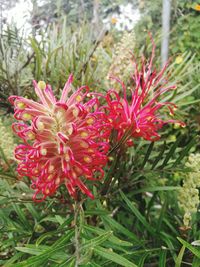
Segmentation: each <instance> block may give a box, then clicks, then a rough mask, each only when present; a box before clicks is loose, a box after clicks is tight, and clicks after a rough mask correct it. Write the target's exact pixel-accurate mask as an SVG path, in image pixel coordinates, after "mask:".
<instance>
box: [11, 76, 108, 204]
mask: <svg viewBox="0 0 200 267" xmlns="http://www.w3.org/2000/svg"><path fill="white" fill-rule="evenodd" d="M71 83H72V76H70V77H69V79H68V81H67V83H66V84H65V87H64V89H63V91H62V95H61V98H60V100H57V99H56V98H55V96H54V95H53V92H52V89H51V87H50V86H49V85H46V84H45V83H44V82H41V81H40V82H39V83H37V82H36V81H34V87H35V92H36V94H37V96H38V97H39V99H40V102H35V101H33V100H30V99H26V98H24V97H20V96H11V97H10V98H9V100H10V102H11V103H12V104H14V107H15V114H14V117H15V118H16V119H17V120H18V121H19V122H17V123H14V124H13V130H14V132H15V133H16V134H17V135H18V136H19V137H20V138H21V139H22V140H23V144H20V145H18V146H17V148H16V149H15V157H16V159H18V161H19V164H18V169H17V170H18V173H19V174H20V175H22V176H28V177H30V179H31V181H32V188H33V189H34V190H35V194H34V197H33V199H34V200H35V201H42V200H43V199H45V198H46V197H47V196H49V195H53V194H54V193H55V192H56V190H57V188H58V187H59V186H60V185H61V184H65V185H66V187H67V189H68V191H69V193H70V195H71V196H73V197H76V190H77V188H79V189H80V190H81V191H82V192H83V193H85V194H86V195H88V196H89V197H90V198H93V195H92V193H91V192H90V191H89V189H88V188H87V187H86V185H85V183H84V181H86V180H96V179H97V178H95V177H96V176H97V174H96V173H98V174H99V176H100V177H99V178H101V177H102V176H103V170H102V167H103V166H104V165H105V164H106V162H107V156H106V153H107V151H108V148H109V147H108V143H107V141H106V138H105V136H106V129H105V127H107V126H106V123H104V114H103V113H102V112H100V111H99V110H98V100H97V99H96V98H94V97H93V98H91V99H90V100H89V101H87V102H86V103H84V104H83V100H84V98H85V97H86V96H87V94H88V90H89V89H88V87H87V86H83V87H80V88H79V89H78V90H77V91H76V92H75V93H73V94H71V96H70V97H68V94H69V92H70V91H71V86H70V85H71ZM38 194H42V198H41V199H38V197H37V195H38Z"/></svg>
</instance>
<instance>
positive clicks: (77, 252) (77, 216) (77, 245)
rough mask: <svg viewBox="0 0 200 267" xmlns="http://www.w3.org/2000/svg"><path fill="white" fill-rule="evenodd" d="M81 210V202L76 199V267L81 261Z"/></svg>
mask: <svg viewBox="0 0 200 267" xmlns="http://www.w3.org/2000/svg"><path fill="white" fill-rule="evenodd" d="M79 211H80V205H79V202H78V201H77V200H76V201H75V204H74V225H75V238H74V245H75V258H76V262H75V267H78V266H79V262H80V229H79V223H78V219H79Z"/></svg>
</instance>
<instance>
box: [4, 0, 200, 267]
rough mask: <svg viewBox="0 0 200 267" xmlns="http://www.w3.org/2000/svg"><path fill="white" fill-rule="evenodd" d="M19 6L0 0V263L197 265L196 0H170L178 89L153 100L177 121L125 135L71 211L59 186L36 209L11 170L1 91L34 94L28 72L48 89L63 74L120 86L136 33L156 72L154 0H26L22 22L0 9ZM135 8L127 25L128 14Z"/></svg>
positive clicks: (57, 86)
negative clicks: (87, 195) (157, 134)
mask: <svg viewBox="0 0 200 267" xmlns="http://www.w3.org/2000/svg"><path fill="white" fill-rule="evenodd" d="M20 2H21V1H1V3H0V6H1V15H0V23H1V27H0V28H1V33H0V34H1V40H0V100H1V101H0V107H1V110H0V115H1V116H0V155H1V156H0V208H1V209H0V265H2V266H15V267H16V266H26V267H27V266H45V265H47V264H48V265H49V266H59V267H60V266H83V267H84V266H85V267H86V266H87V267H89V266H91V267H95V266H97V267H98V266H112V267H114V266H125V267H129V266H130V267H133V266H141V267H142V266H147V267H153V266H159V267H164V266H176V267H180V266H193V267H199V266H200V249H199V246H200V231H199V218H200V217H199V216H200V214H199V212H198V211H199V190H198V189H199V186H200V182H199V179H200V177H199V171H200V170H199V153H198V152H199V148H200V146H199V132H200V113H199V110H200V88H199V82H200V81H199V79H200V78H199V68H200V65H199V59H200V49H199V46H200V31H199V22H200V3H199V2H198V1H197V2H194V1H186V0H182V1H179V0H176V1H172V6H171V32H170V47H169V52H170V53H169V54H170V64H169V67H168V68H167V70H166V72H167V76H168V80H169V84H172V83H173V84H177V89H176V90H175V91H173V92H172V93H170V94H168V95H166V97H165V99H164V100H165V101H167V100H168V101H173V102H174V103H175V104H177V106H178V110H177V117H178V119H181V120H183V121H185V122H186V124H187V127H186V128H180V127H179V126H177V125H174V126H168V127H165V128H164V129H163V132H162V136H163V137H162V139H161V140H160V141H158V142H156V143H149V142H147V141H141V140H136V142H135V146H134V147H133V148H130V149H129V150H128V151H127V152H126V154H123V155H122V156H121V158H120V159H119V158H118V159H114V160H112V158H111V161H110V163H109V166H108V167H107V169H106V172H105V173H106V175H105V178H104V182H102V183H99V184H98V186H97V188H98V189H96V188H94V189H93V191H94V192H93V193H94V194H95V196H96V198H95V200H94V201H91V200H87V199H85V201H84V203H79V204H78V206H77V207H76V208H77V210H78V211H79V216H78V217H76V216H75V217H74V212H73V210H74V203H73V201H72V200H71V199H70V198H69V196H68V195H67V193H66V191H65V189H64V188H61V189H60V191H59V192H58V193H57V194H56V195H55V197H53V198H48V199H46V201H45V202H44V203H41V204H35V203H33V202H32V191H31V189H30V188H29V185H30V184H29V181H28V180H27V179H26V178H24V179H23V180H21V179H20V178H19V177H18V176H17V173H16V171H15V168H16V162H15V160H14V158H13V154H12V150H13V149H14V147H15V145H16V144H18V143H19V140H17V138H16V137H15V136H13V134H12V132H11V129H10V125H11V123H12V121H13V119H12V112H13V110H12V108H11V106H10V104H9V103H8V101H7V98H8V96H10V95H12V94H16V95H23V96H26V97H32V98H35V95H34V90H33V87H32V80H33V79H36V80H45V81H46V82H48V83H50V84H51V85H52V87H53V89H54V92H55V94H57V95H59V94H60V90H61V89H62V87H63V85H64V83H65V81H66V79H67V77H68V75H69V74H70V73H73V74H74V77H75V79H74V84H73V86H74V88H76V87H78V86H80V85H83V84H87V85H88V86H89V87H90V88H91V89H92V90H93V91H97V92H105V91H106V90H108V89H109V88H110V87H114V88H116V90H118V91H119V90H120V88H119V86H118V85H116V84H115V82H113V81H112V80H109V76H110V75H114V76H117V77H119V78H120V79H122V80H123V81H124V83H125V84H126V85H127V86H129V85H130V83H131V78H130V74H131V70H132V64H131V61H130V59H131V55H130V53H132V54H134V56H135V58H136V59H139V57H140V56H141V55H142V54H144V55H145V56H146V57H149V56H150V54H151V42H150V40H149V37H148V34H147V31H151V32H152V34H153V38H154V40H155V43H156V62H155V63H156V65H157V68H159V67H160V64H161V63H160V62H161V58H160V48H161V38H162V36H161V27H162V20H161V13H162V1H161V0H153V1H148V0H138V1H136V0H135V1H125V0H119V1H109V0H104V1H98V0H91V1H86V0H77V1H61V0H57V1H50V0H43V1H42V0H41V1H39V0H32V1H30V7H31V8H30V10H29V15H28V17H27V22H28V23H29V26H28V29H24V28H23V27H22V28H19V27H17V24H16V23H14V22H12V21H11V22H8V19H7V17H6V15H5V14H6V11H8V12H9V10H11V9H12V8H13V7H15V6H17V5H18V4H19V3H20ZM126 6H129V7H130V8H129V9H130V10H131V11H130V12H128V13H127V11H126V8H125V7H126ZM134 10H137V12H139V14H140V16H139V18H138V19H137V21H135V19H134V16H132V17H131V16H129V13H131V12H135V11H134ZM134 14H136V13H134ZM137 14H138V13H137ZM164 100H163V101H164ZM109 183H111V186H110V187H108V188H107V184H109ZM76 225H78V227H79V232H78V236H77V234H76V235H75V230H76ZM76 233H77V231H76ZM77 242H78V243H79V248H78V250H79V256H80V259H79V265H77V263H76V256H77V255H76V250H75V248H76V247H77Z"/></svg>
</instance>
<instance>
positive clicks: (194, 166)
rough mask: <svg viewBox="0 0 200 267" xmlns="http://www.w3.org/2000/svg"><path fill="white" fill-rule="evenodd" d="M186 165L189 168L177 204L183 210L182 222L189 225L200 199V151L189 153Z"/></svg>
mask: <svg viewBox="0 0 200 267" xmlns="http://www.w3.org/2000/svg"><path fill="white" fill-rule="evenodd" d="M186 166H187V167H189V168H190V169H191V172H189V173H187V174H186V175H185V177H184V180H183V186H182V188H181V189H180V192H179V206H180V207H181V209H182V210H183V212H184V217H183V223H184V225H185V226H189V224H190V222H191V219H192V214H194V213H196V212H197V209H198V206H199V203H200V200H199V190H198V188H199V187H200V153H197V154H191V155H190V156H189V159H188V162H187V163H186Z"/></svg>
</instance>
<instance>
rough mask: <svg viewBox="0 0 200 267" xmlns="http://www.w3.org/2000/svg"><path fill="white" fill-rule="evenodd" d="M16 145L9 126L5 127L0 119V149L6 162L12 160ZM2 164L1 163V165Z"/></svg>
mask: <svg viewBox="0 0 200 267" xmlns="http://www.w3.org/2000/svg"><path fill="white" fill-rule="evenodd" d="M15 146H16V144H15V141H14V138H13V133H12V131H11V129H10V128H9V126H6V125H5V123H4V121H3V119H2V118H0V147H1V149H2V150H3V153H4V155H5V157H6V159H7V160H13V159H14V153H13V149H14V148H15ZM2 163H3V162H1V164H2Z"/></svg>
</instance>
